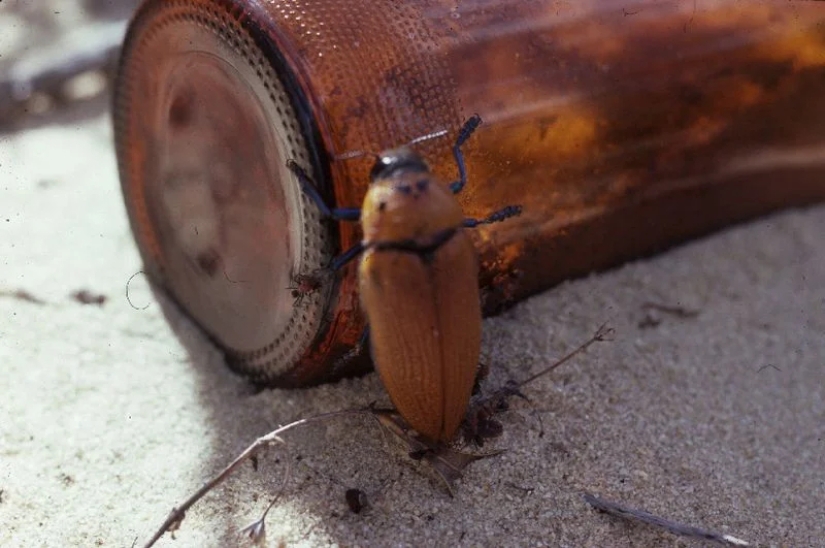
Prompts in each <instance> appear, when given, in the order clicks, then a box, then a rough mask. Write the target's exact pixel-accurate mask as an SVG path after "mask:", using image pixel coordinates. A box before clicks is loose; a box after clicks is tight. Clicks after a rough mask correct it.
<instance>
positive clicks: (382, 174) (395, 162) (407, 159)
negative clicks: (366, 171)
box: [370, 146, 430, 182]
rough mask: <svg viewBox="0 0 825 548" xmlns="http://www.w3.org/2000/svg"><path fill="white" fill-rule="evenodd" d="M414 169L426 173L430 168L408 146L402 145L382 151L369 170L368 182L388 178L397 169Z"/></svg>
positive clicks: (397, 170)
mask: <svg viewBox="0 0 825 548" xmlns="http://www.w3.org/2000/svg"><path fill="white" fill-rule="evenodd" d="M402 170H404V171H407V170H408V171H416V172H423V173H427V172H428V171H429V170H430V168H429V167H428V166H427V163H426V162H425V161H424V159H423V158H421V156H419V155H418V154H416V153H415V152H414V151H413V150H412V149H411V148H410V147H408V146H403V147H399V148H395V149H392V150H386V151H384V152H382V153H381V154H380V155H379V156H378V159H377V160H376V161H375V165H373V166H372V171H370V182H375V181H376V180H378V179H388V178H390V177H392V176H393V175H394V174H395V173H397V172H399V171H402Z"/></svg>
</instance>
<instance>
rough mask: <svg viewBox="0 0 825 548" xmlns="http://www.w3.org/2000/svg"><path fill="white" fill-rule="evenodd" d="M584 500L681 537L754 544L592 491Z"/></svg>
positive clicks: (605, 510) (732, 543) (620, 516)
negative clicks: (619, 501)
mask: <svg viewBox="0 0 825 548" xmlns="http://www.w3.org/2000/svg"><path fill="white" fill-rule="evenodd" d="M584 500H585V502H587V504H589V505H590V506H592V507H593V508H595V509H597V510H601V511H602V512H606V513H608V514H610V515H611V516H616V517H618V518H623V519H627V520H635V521H640V522H642V523H646V524H647V525H652V526H654V527H659V528H661V529H664V530H666V531H669V532H671V533H673V534H674V535H679V536H681V537H688V538H695V539H701V540H709V541H711V542H717V543H719V544H724V545H725V546H752V544H750V543H749V542H746V541H744V540H742V539H739V538H736V537H734V536H732V535H725V534H720V533H714V532H712V531H705V530H704V529H699V528H698V527H693V526H692V525H684V524H682V523H677V522H675V521H670V520H667V519H665V518H660V517H659V516H656V515H654V514H651V513H649V512H645V511H644V510H637V509H635V508H630V507H628V506H624V505H622V504H619V503H617V502H611V501H607V500H604V499H600V498H597V497H595V496H593V495H591V494H590V493H585V495H584Z"/></svg>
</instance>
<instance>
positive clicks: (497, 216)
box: [464, 205, 521, 228]
mask: <svg viewBox="0 0 825 548" xmlns="http://www.w3.org/2000/svg"><path fill="white" fill-rule="evenodd" d="M517 215H521V206H520V205H515V206H512V205H511V206H507V207H503V208H501V209H499V210H498V211H494V212H493V213H491V214H490V215H488V216H487V217H485V218H484V219H464V226H465V227H466V228H474V227H477V226H478V225H489V224H491V223H498V222H501V221H503V220H505V219H509V218H510V217H516V216H517Z"/></svg>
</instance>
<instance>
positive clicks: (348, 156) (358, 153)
mask: <svg viewBox="0 0 825 548" xmlns="http://www.w3.org/2000/svg"><path fill="white" fill-rule="evenodd" d="M364 156H372V157H373V158H375V159H376V160H378V159H379V158H381V155H380V154H376V153H375V152H367V151H364V150H350V151H349V152H344V153H343V154H336V155H335V156H334V159H335V161H336V162H337V161H342V160H352V159H354V158H363V157H364Z"/></svg>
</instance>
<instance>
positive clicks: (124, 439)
mask: <svg viewBox="0 0 825 548" xmlns="http://www.w3.org/2000/svg"><path fill="white" fill-rule="evenodd" d="M823 234H825V208H823V207H819V208H812V209H809V210H805V211H792V212H785V213H782V214H778V215H775V216H772V217H768V218H764V219H761V220H758V221H756V222H753V223H751V224H748V225H745V226H739V227H734V228H732V229H730V230H728V231H726V232H723V233H720V234H717V235H715V236H712V237H710V238H707V239H705V240H701V241H697V242H694V243H691V244H688V245H686V246H683V247H681V248H678V249H675V250H672V251H670V252H668V253H665V254H663V255H660V256H658V257H656V258H653V259H650V260H645V261H640V262H636V263H633V264H629V265H626V266H624V267H621V268H619V269H616V270H614V271H611V272H607V273H604V274H600V275H596V276H592V277H590V278H588V279H582V280H577V281H572V282H568V283H565V284H563V285H562V286H560V287H557V288H555V289H554V290H552V291H549V292H547V293H544V294H542V295H538V296H536V297H534V298H532V299H530V300H528V301H526V302H524V303H522V304H520V305H519V306H517V307H516V308H514V309H512V310H510V311H509V312H507V313H505V314H504V315H502V316H500V317H497V318H494V319H490V320H487V321H486V322H485V324H484V346H483V354H484V356H485V359H486V360H487V361H488V362H489V363H490V364H491V366H492V368H493V375H492V378H491V379H490V383H491V384H496V383H498V382H501V381H502V380H503V379H505V378H507V377H508V376H509V377H512V378H516V379H521V378H525V377H526V376H527V375H528V373H529V372H532V371H535V370H537V369H539V368H541V367H542V366H544V365H545V364H547V363H549V362H550V361H551V360H553V358H555V357H557V356H560V355H561V354H563V353H564V352H565V351H567V350H569V349H571V348H573V347H574V346H576V345H577V344H578V343H580V342H582V341H584V340H585V339H587V338H588V337H589V336H590V335H591V334H592V332H593V331H594V330H595V329H596V328H597V327H598V326H599V325H600V324H602V323H603V322H605V321H609V322H610V323H611V325H612V326H613V327H614V328H615V329H616V337H615V340H614V341H613V342H610V343H601V344H599V345H597V346H596V347H594V348H593V349H591V350H590V351H589V352H588V353H587V354H586V355H584V356H582V357H581V358H579V359H577V360H576V361H575V362H573V363H571V364H569V365H566V366H564V368H563V369H560V370H559V371H558V372H556V373H554V374H553V375H552V376H550V377H548V378H545V379H542V380H541V381H538V382H536V383H534V384H533V385H531V386H529V387H528V388H527V389H526V393H527V395H528V396H529V397H530V399H531V400H532V403H527V402H523V401H517V402H516V403H515V404H514V405H513V406H512V408H511V410H510V411H508V412H507V413H505V414H504V415H503V416H502V421H503V424H504V435H503V436H502V437H501V438H499V439H498V440H496V442H495V443H494V444H493V446H492V447H494V448H502V449H506V450H507V451H506V452H505V453H504V454H502V455H501V456H499V457H496V458H493V459H489V460H485V461H481V462H479V463H476V464H474V465H472V466H471V467H470V468H469V470H468V473H467V474H466V476H465V478H464V479H463V480H462V481H460V482H459V484H458V486H457V490H456V496H455V498H450V497H449V496H447V495H446V494H445V492H444V490H443V489H442V487H441V486H440V484H439V483H438V482H437V481H436V480H434V479H433V477H432V475H431V474H430V473H429V472H428V471H427V470H426V469H425V468H423V467H422V466H421V465H418V464H415V463H413V462H412V461H410V459H409V458H407V457H406V455H404V454H403V452H401V451H400V450H399V449H398V447H397V446H396V445H395V444H394V442H392V440H390V439H389V438H388V437H387V435H386V434H385V433H383V432H382V431H381V430H380V429H379V428H378V427H377V426H376V425H375V424H374V422H373V421H371V420H369V419H364V418H350V419H340V420H337V421H333V422H329V423H326V424H323V425H318V426H311V427H307V428H305V429H303V430H300V431H296V432H294V434H291V435H289V436H288V437H287V439H288V443H289V446H288V448H287V449H282V448H277V449H271V450H269V451H268V452H267V453H266V454H265V455H263V456H262V457H261V459H260V462H259V467H258V470H257V472H256V471H255V470H253V468H252V466H250V465H247V466H244V467H243V468H242V470H241V471H240V473H239V474H238V475H237V476H236V477H234V478H232V479H231V480H230V481H229V482H228V483H227V484H225V486H224V487H221V488H219V489H218V490H216V491H215V492H214V493H213V494H211V495H209V496H208V497H207V498H206V499H204V500H203V502H202V503H201V504H200V505H198V506H196V507H195V508H194V509H193V510H192V511H190V513H189V514H188V515H187V518H186V520H185V522H184V523H183V526H182V528H181V530H180V531H179V532H178V533H177V534H176V540H172V539H171V538H170V537H169V536H166V537H164V539H163V540H162V541H161V543H160V545H161V546H176V547H178V548H182V547H188V546H240V545H244V544H245V542H246V541H245V540H244V539H243V538H242V537H241V536H240V535H239V533H238V531H239V529H240V528H241V527H243V526H244V525H246V524H248V523H249V522H251V521H253V520H254V519H256V518H257V516H258V514H259V513H260V512H261V511H262V509H263V508H264V507H265V505H266V503H267V501H268V499H269V497H270V496H271V495H272V494H273V493H275V492H276V491H278V489H279V488H280V485H281V483H282V480H283V478H284V471H285V469H286V468H287V466H286V463H287V462H290V463H291V466H290V467H289V468H290V469H291V470H292V474H291V476H290V479H289V481H288V482H287V485H286V486H285V488H284V492H283V494H282V496H281V499H280V502H279V503H278V504H277V505H276V506H275V508H274V509H273V511H272V512H271V513H270V516H269V519H268V531H269V534H268V539H269V545H270V546H279V545H282V544H285V545H305V546H323V545H344V546H421V545H428V546H456V545H460V546H482V545H485V546H492V545H502V546H570V547H574V546H575V547H580V546H615V547H622V546H650V547H661V546H685V545H687V546H701V545H702V543H701V542H693V541H691V542H688V541H682V540H677V539H675V537H673V536H670V535H668V534H666V533H662V532H659V531H656V530H653V529H650V528H648V527H645V526H640V525H628V524H626V523H624V522H621V521H617V520H616V519H613V518H610V517H608V516H605V515H602V514H599V513H597V512H594V511H593V510H592V509H590V508H589V507H588V506H587V505H586V504H585V503H584V502H583V501H582V494H583V493H584V492H593V493H596V494H598V495H601V496H604V497H607V498H611V499H614V500H617V501H622V502H625V503H627V504H631V505H634V506H639V507H644V508H646V509H648V510H650V511H653V512H656V513H658V514H661V515H664V516H667V517H669V518H672V519H677V520H680V521H683V522H687V523H690V524H693V525H701V526H704V527H707V528H711V529H714V530H718V531H722V532H725V533H731V534H734V535H736V536H738V537H741V538H744V539H747V540H751V541H754V542H759V543H762V544H767V545H776V546H825V540H823V539H825V519H823V517H822V516H823V514H822V508H823V507H825V371H824V370H823V368H824V367H825V365H824V364H825V361H824V358H825V336H823V335H825V306H823V305H825V245H823V241H822V235H823ZM139 270H140V260H139V257H138V254H137V252H136V249H135V247H134V244H133V242H132V238H131V235H130V232H129V228H128V223H127V221H126V217H125V213H124V208H123V204H122V201H121V197H120V190H119V184H118V180H117V173H116V167H115V159H114V154H113V151H112V136H111V130H110V125H109V120H108V116H107V115H106V114H105V113H103V112H98V113H96V114H90V115H88V116H80V117H76V118H75V119H73V120H64V121H63V122H61V123H58V124H53V125H49V126H44V127H41V128H38V129H30V130H27V131H24V132H18V133H15V134H5V135H2V136H0V291H1V292H2V296H0V363H1V364H2V371H3V374H2V376H0V545H2V546H9V547H12V546H50V547H51V546H132V545H133V543H135V542H136V541H137V544H138V545H140V544H141V543H143V542H145V541H146V540H147V539H148V537H149V536H150V535H151V533H152V532H153V530H154V529H155V528H156V527H157V526H158V525H159V524H160V522H161V521H162V520H163V519H164V517H165V516H166V514H167V512H168V511H169V510H170V509H171V508H172V506H173V505H174V504H176V503H178V502H180V501H181V500H182V499H184V498H185V497H186V496H187V495H188V494H190V493H191V492H192V491H193V490H195V489H196V488H197V487H198V486H200V484H201V483H202V482H204V481H205V480H206V479H207V478H209V477H210V476H211V475H212V474H214V473H215V472H216V471H217V470H219V469H220V468H221V467H222V466H223V465H225V464H226V463H227V462H228V461H229V460H230V459H231V458H232V457H233V456H234V455H235V454H236V453H237V452H239V451H240V450H241V449H243V448H244V447H245V446H246V445H247V444H248V443H249V442H251V441H252V440H253V439H254V438H255V437H257V436H258V435H261V434H263V433H265V432H267V431H269V430H271V429H273V428H274V427H276V426H277V425H278V424H282V423H286V422H289V421H291V420H293V419H296V418H300V417H306V416H309V415H313V414H317V413H320V412H325V411H331V410H337V409H343V408H347V407H354V406H360V405H365V404H367V403H369V402H371V401H373V400H378V401H379V402H385V401H386V397H385V395H384V393H383V391H382V388H381V386H380V383H379V381H378V378H377V376H376V375H375V374H371V375H368V376H366V377H363V378H359V379H353V380H347V381H344V382H341V383H339V384H336V385H332V386H323V387H320V388H316V389H311V390H302V391H278V390H275V391H266V392H261V393H254V391H253V390H252V389H251V388H250V387H249V386H248V385H247V384H246V383H245V382H244V381H243V380H241V379H239V378H237V377H235V376H233V375H232V374H231V373H230V372H228V371H227V369H226V368H225V367H224V366H223V364H222V361H221V357H220V355H219V354H218V352H216V351H215V349H214V348H212V347H211V346H210V345H209V344H208V343H207V342H206V341H205V340H204V339H203V338H202V337H201V336H200V335H199V333H198V332H197V330H196V329H194V328H193V327H192V326H191V325H190V324H189V323H188V322H187V321H186V320H185V319H183V318H182V317H181V316H180V315H178V314H177V313H176V312H175V311H174V310H172V309H170V311H169V314H170V318H171V319H172V322H171V323H172V324H173V325H174V331H173V329H172V328H171V327H170V324H169V323H167V321H165V319H164V314H163V310H162V308H161V306H160V305H159V304H158V302H157V301H156V300H155V299H154V298H153V296H152V294H151V292H150V290H149V287H148V285H147V282H146V280H145V279H144V277H143V276H142V275H138V276H136V277H134V278H132V281H131V284H130V291H129V298H130V300H131V303H130V302H129V300H127V297H126V284H127V281H128V280H129V279H130V277H132V276H133V275H134V274H135V273H136V272H138V271H139ZM83 289H85V290H88V291H89V292H91V293H92V294H95V295H102V296H104V297H106V301H105V303H103V304H102V305H95V304H81V303H79V302H78V301H76V300H74V299H73V298H72V297H71V294H72V293H73V292H75V291H78V290H83ZM19 291H25V292H27V293H28V295H29V296H30V297H32V298H34V299H35V301H34V302H33V301H32V300H27V299H26V298H21V294H20V293H17V292H19ZM648 302H654V303H659V304H667V305H681V306H683V307H687V308H689V309H692V310H696V311H698V315H696V316H695V317H679V316H677V315H673V314H668V313H664V312H657V311H655V310H654V311H650V310H645V308H644V304H645V303H648ZM648 316H650V317H648ZM652 324H655V325H652ZM175 331H176V332H177V335H176V334H175ZM350 487H352V488H359V489H361V490H363V491H364V492H365V493H367V495H368V497H369V499H370V501H371V507H370V508H369V509H368V510H367V511H366V512H363V513H361V514H359V515H356V514H353V513H351V512H350V511H349V510H348V508H347V506H346V503H345V501H344V492H345V490H346V489H347V488H350Z"/></svg>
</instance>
